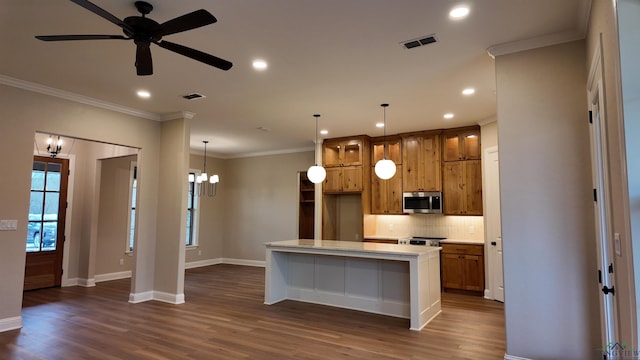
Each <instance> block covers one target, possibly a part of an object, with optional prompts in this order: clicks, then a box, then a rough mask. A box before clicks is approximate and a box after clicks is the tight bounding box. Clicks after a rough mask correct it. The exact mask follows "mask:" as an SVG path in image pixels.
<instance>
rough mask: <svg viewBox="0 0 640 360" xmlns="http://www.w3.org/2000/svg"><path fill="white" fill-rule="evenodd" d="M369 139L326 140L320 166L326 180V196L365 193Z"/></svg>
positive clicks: (363, 137) (367, 178)
mask: <svg viewBox="0 0 640 360" xmlns="http://www.w3.org/2000/svg"><path fill="white" fill-rule="evenodd" d="M369 146H370V145H369V137H368V136H364V135H363V136H354V137H349V138H339V139H327V140H325V141H324V144H323V145H322V164H323V165H324V167H325V168H326V171H327V178H326V180H325V181H324V187H323V192H324V193H328V194H339V193H358V192H363V191H365V188H366V185H365V180H366V182H368V181H369V175H368V174H369V173H370V172H369V171H368V170H365V169H364V167H365V165H366V167H368V166H369Z"/></svg>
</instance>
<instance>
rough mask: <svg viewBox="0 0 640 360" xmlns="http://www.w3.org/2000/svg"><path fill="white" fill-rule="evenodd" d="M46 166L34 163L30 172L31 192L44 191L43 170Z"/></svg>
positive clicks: (37, 162)
mask: <svg viewBox="0 0 640 360" xmlns="http://www.w3.org/2000/svg"><path fill="white" fill-rule="evenodd" d="M45 166H46V164H45V163H43V162H39V161H34V163H33V171H32V172H31V190H40V191H42V190H44V170H45Z"/></svg>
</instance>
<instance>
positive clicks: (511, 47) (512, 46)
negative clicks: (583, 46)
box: [487, 31, 584, 59]
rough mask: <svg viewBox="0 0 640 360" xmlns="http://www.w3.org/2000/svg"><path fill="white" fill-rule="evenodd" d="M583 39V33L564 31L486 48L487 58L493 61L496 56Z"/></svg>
mask: <svg viewBox="0 0 640 360" xmlns="http://www.w3.org/2000/svg"><path fill="white" fill-rule="evenodd" d="M581 39H584V32H580V31H565V32H561V33H554V34H548V35H543V36H538V37H535V38H530V39H526V40H518V41H512V42H508V43H503V44H497V45H493V46H490V47H489V48H487V53H488V54H489V56H491V57H492V58H494V59H495V57H496V56H501V55H507V54H513V53H517V52H520V51H526V50H531V49H536V48H541V47H545V46H551V45H557V44H562V43H566V42H571V41H576V40H581Z"/></svg>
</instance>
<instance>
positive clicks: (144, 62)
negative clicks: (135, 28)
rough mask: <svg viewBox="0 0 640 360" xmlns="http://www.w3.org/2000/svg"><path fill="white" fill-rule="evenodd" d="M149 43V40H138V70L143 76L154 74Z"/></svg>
mask: <svg viewBox="0 0 640 360" xmlns="http://www.w3.org/2000/svg"><path fill="white" fill-rule="evenodd" d="M149 45H150V43H148V42H147V43H145V42H136V71H137V74H138V75H141V76H144V75H152V74H153V61H152V60H151V49H150V48H149Z"/></svg>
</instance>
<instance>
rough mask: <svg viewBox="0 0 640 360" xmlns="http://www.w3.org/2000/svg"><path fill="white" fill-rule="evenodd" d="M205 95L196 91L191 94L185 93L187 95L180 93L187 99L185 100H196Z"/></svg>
mask: <svg viewBox="0 0 640 360" xmlns="http://www.w3.org/2000/svg"><path fill="white" fill-rule="evenodd" d="M205 97H206V96H204V95H202V94H198V93H191V94H187V95H182V98H184V99H187V100H197V99H204V98H205Z"/></svg>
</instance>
